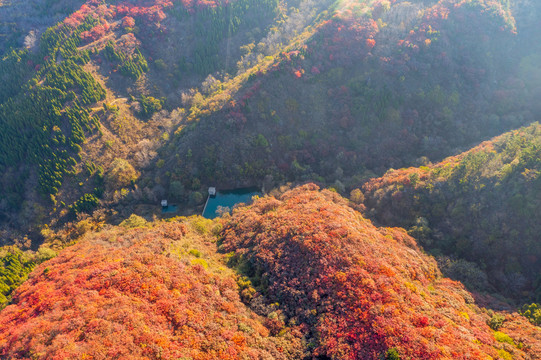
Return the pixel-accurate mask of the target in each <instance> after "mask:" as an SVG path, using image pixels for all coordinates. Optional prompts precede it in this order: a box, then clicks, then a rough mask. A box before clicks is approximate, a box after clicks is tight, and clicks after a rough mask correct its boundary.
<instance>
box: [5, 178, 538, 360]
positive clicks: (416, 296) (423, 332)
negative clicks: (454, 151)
mask: <svg viewBox="0 0 541 360" xmlns="http://www.w3.org/2000/svg"><path fill="white" fill-rule="evenodd" d="M216 241H218V244H219V247H218V249H219V250H220V253H217V252H216V250H217V247H216V244H215V243H216ZM226 262H227V264H228V265H229V266H230V267H232V268H227V267H226ZM235 271H237V272H238V274H235ZM241 300H242V302H241ZM0 321H1V323H2V324H7V325H8V326H3V327H1V328H0V356H3V357H7V358H10V359H23V358H39V359H45V358H52V357H63V358H85V357H90V358H97V359H110V358H120V357H130V358H149V359H178V358H183V357H188V358H194V359H244V358H256V359H260V358H264V359H302V358H306V359H308V358H313V357H317V358H327V359H367V360H369V359H374V360H375V359H382V358H384V359H447V358H451V357H453V358H458V359H471V358H474V359H490V358H492V359H496V358H499V359H538V358H539V354H540V351H541V329H540V328H538V327H535V326H534V325H531V324H530V323H529V322H528V320H526V319H525V318H524V317H521V316H520V315H518V314H517V313H504V312H501V313H497V312H493V311H492V310H487V309H485V308H482V307H479V306H477V305H476V301H475V299H474V297H473V296H472V295H471V294H470V293H469V292H467V291H466V290H465V289H464V288H463V286H462V285H461V284H460V283H458V282H454V281H452V280H449V279H446V278H443V277H442V276H441V274H440V271H439V269H438V267H437V264H436V262H435V261H434V260H433V259H432V258H430V257H428V256H426V255H424V254H423V253H422V252H421V251H420V249H419V248H418V246H417V244H416V242H415V240H414V239H413V238H411V237H410V236H408V235H407V234H406V233H405V231H404V230H402V229H397V228H376V227H374V226H373V225H372V224H371V223H370V222H369V221H368V220H366V219H364V218H363V217H362V216H361V214H360V213H358V212H355V211H354V210H352V209H351V208H350V207H349V205H348V201H347V200H346V199H344V198H342V197H340V196H339V195H338V194H336V193H335V192H331V191H328V190H324V191H319V190H318V188H317V187H316V186H315V185H306V186H303V187H300V188H296V189H294V190H291V191H288V192H285V193H283V194H282V195H280V196H279V197H278V198H275V197H264V198H262V199H259V200H257V201H256V202H255V204H254V205H252V206H249V207H241V208H238V209H236V210H235V211H234V212H233V215H232V216H230V217H226V218H224V219H219V220H216V221H210V220H205V219H202V218H200V217H193V218H189V219H187V218H181V219H175V220H173V221H171V222H168V223H166V222H157V223H148V222H146V221H145V220H144V219H142V218H140V217H137V216H132V217H131V218H130V219H128V220H126V221H125V222H123V223H122V224H121V225H120V226H119V227H109V228H108V229H105V230H102V231H100V232H97V233H94V232H89V233H87V234H86V235H85V237H84V238H83V239H82V240H80V241H79V243H78V244H76V245H74V246H71V247H69V248H67V249H65V250H63V251H61V252H60V254H59V255H58V256H57V257H56V258H54V259H52V260H49V261H47V262H45V263H43V264H41V265H39V266H38V267H36V268H35V269H34V271H33V272H32V273H31V274H30V276H29V280H28V281H27V282H25V283H24V284H23V285H22V286H21V287H19V289H17V290H16V291H15V293H14V295H13V300H12V303H11V305H9V306H8V307H6V308H5V309H4V310H3V311H2V312H1V313H0Z"/></svg>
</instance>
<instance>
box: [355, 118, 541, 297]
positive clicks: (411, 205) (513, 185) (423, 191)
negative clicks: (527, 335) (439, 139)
mask: <svg viewBox="0 0 541 360" xmlns="http://www.w3.org/2000/svg"><path fill="white" fill-rule="evenodd" d="M540 142H541V127H540V125H539V124H538V123H535V124H532V125H531V126H529V127H525V128H522V129H520V130H516V131H512V132H510V133H507V134H504V135H502V136H499V137H497V138H495V139H493V140H491V141H488V142H485V143H483V144H481V145H479V146H477V147H475V148H474V149H472V150H470V151H468V152H466V153H464V154H460V155H458V156H455V157H451V158H448V159H445V160H444V161H443V162H441V163H436V164H433V165H430V166H425V167H420V168H408V169H401V170H390V171H388V172H387V173H386V174H385V175H384V176H383V177H381V178H378V179H373V180H370V181H369V182H368V183H367V184H365V185H364V187H363V190H364V196H365V205H366V206H367V208H368V211H369V214H370V216H372V217H373V218H374V219H376V220H377V221H378V223H381V224H390V225H393V226H402V227H405V228H407V229H410V233H411V234H413V235H414V236H416V237H418V239H419V241H420V243H421V244H422V245H423V246H424V247H425V248H427V249H431V250H433V251H435V252H436V253H440V254H445V255H448V256H457V257H459V258H463V259H467V260H469V261H472V262H475V263H477V264H478V265H479V266H480V267H481V268H482V269H485V270H486V272H487V273H488V278H489V280H490V283H491V284H492V285H493V286H494V287H496V288H497V289H498V290H500V291H502V292H505V293H506V294H507V295H509V296H514V297H517V298H520V297H521V296H524V295H530V296H531V295H534V296H536V297H537V296H539V291H540V290H539V283H538V281H539V279H538V277H539V271H540V270H541V268H540V266H541V262H540V261H541V260H540V259H541V248H540V244H539V241H538V234H539V230H540V229H539V214H540V213H541V208H540V204H541V182H540V177H539V171H540V170H541V163H540V159H541V153H540V148H541V143H540ZM464 275H466V274H464ZM459 276H460V275H459ZM464 280H465V281H468V280H467V279H464ZM470 280H472V281H473V282H475V280H474V279H473V278H472V279H470ZM472 285H475V284H473V283H472ZM477 285H481V286H483V284H482V283H481V284H479V283H478V284H477ZM485 285H486V284H485ZM524 291H526V293H524Z"/></svg>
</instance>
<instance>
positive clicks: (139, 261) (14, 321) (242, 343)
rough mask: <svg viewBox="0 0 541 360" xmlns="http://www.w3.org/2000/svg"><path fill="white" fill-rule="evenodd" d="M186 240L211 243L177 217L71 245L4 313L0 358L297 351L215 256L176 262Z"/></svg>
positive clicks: (281, 354) (203, 245)
mask: <svg viewBox="0 0 541 360" xmlns="http://www.w3.org/2000/svg"><path fill="white" fill-rule="evenodd" d="M186 243H188V244H190V243H191V244H192V246H196V247H199V248H200V249H202V250H204V251H212V247H213V246H214V245H213V244H212V243H210V242H208V240H205V239H204V238H202V237H201V235H197V234H196V233H195V232H194V231H193V230H190V226H189V225H187V224H184V223H170V224H162V225H159V226H156V227H154V228H152V229H145V230H144V231H143V230H142V229H133V230H122V229H116V230H111V231H104V232H101V233H98V234H95V235H93V236H92V237H91V238H90V239H86V240H84V241H82V242H80V243H78V244H77V245H75V246H72V247H70V248H68V249H65V250H64V251H63V252H62V253H61V254H60V255H59V256H58V257H57V258H55V259H53V260H51V261H48V262H46V263H44V264H42V265H40V266H39V267H38V268H37V269H35V271H34V272H33V275H31V277H30V279H29V280H28V281H27V282H26V283H25V284H23V285H22V286H21V287H20V288H19V289H18V290H17V292H16V293H15V294H14V297H13V305H10V306H8V307H7V308H5V309H4V310H3V311H2V312H1V313H0V324H2V326H0V357H1V358H3V359H7V358H9V359H30V358H32V359H85V358H89V359H90V358H92V359H122V358H123V359H179V358H192V359H241V358H242V359H261V358H269V357H270V358H277V359H284V358H286V354H289V356H291V357H294V356H295V355H293V354H295V352H290V351H291V350H292V349H294V347H293V346H291V345H292V343H291V342H290V341H289V340H287V336H286V337H281V338H279V339H278V338H273V337H269V330H268V329H267V328H266V327H265V326H264V325H263V320H262V319H261V318H260V317H258V316H257V315H255V314H253V313H251V312H250V311H249V310H248V309H247V308H246V307H245V306H244V305H243V304H242V303H241V301H240V299H239V295H238V287H237V284H236V282H235V277H234V276H233V274H232V273H231V272H230V271H229V272H228V271H223V270H219V269H218V267H217V265H216V264H213V263H212V262H211V261H212V260H213V259H212V258H210V259H209V258H207V261H209V263H210V264H209V269H208V270H207V269H206V268H205V267H204V266H202V265H201V264H202V263H203V264H204V265H206V264H205V263H204V262H201V261H200V260H201V259H197V258H194V259H192V260H194V261H192V262H191V263H190V258H186V257H185V258H184V261H180V260H179V249H182V244H186ZM196 244H199V245H196ZM195 260H198V261H199V262H198V261H195ZM293 340H294V339H293ZM295 341H296V342H297V344H296V345H295V347H299V346H298V340H294V342H295Z"/></svg>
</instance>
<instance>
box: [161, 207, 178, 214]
mask: <svg viewBox="0 0 541 360" xmlns="http://www.w3.org/2000/svg"><path fill="white" fill-rule="evenodd" d="M177 210H178V206H176V205H169V206H162V214H174V213H176V212H177Z"/></svg>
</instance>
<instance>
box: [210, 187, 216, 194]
mask: <svg viewBox="0 0 541 360" xmlns="http://www.w3.org/2000/svg"><path fill="white" fill-rule="evenodd" d="M209 195H210V196H215V195H216V188H215V187H209Z"/></svg>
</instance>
